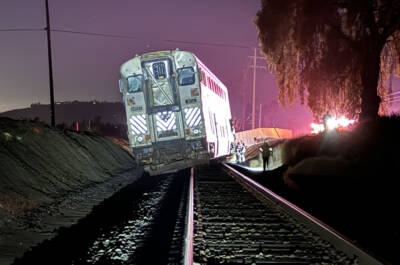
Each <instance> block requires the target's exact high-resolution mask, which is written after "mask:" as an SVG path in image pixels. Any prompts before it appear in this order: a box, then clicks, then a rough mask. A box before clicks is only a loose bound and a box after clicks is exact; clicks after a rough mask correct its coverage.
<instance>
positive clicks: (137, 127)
mask: <svg viewBox="0 0 400 265" xmlns="http://www.w3.org/2000/svg"><path fill="white" fill-rule="evenodd" d="M129 123H130V124H129V125H130V128H131V130H132V131H131V132H132V134H145V133H146V132H147V121H146V114H142V115H133V116H131V118H130V119H129Z"/></svg>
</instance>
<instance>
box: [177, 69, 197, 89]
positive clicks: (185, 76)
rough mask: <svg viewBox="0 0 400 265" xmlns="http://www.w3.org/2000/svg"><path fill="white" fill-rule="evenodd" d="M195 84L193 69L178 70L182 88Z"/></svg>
mask: <svg viewBox="0 0 400 265" xmlns="http://www.w3.org/2000/svg"><path fill="white" fill-rule="evenodd" d="M194 82H195V76H194V70H193V67H184V68H180V69H178V83H179V85H180V86H187V85H192V84H194Z"/></svg>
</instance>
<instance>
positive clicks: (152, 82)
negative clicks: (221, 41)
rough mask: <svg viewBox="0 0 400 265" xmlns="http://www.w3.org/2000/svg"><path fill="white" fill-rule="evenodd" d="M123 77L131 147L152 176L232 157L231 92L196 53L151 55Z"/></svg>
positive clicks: (129, 66) (125, 69) (128, 65)
mask: <svg viewBox="0 0 400 265" xmlns="http://www.w3.org/2000/svg"><path fill="white" fill-rule="evenodd" d="M120 74H121V79H120V82H119V86H120V91H121V93H122V94H123V102H124V105H125V110H126V119H127V124H128V138H129V144H130V148H131V150H132V152H133V154H134V156H135V157H136V159H137V161H138V162H139V164H142V165H144V166H145V170H147V171H148V172H149V173H150V174H151V175H154V174H159V173H165V172H170V171H176V170H179V169H183V168H186V167H191V166H194V165H197V164H204V163H208V161H209V159H210V157H220V156H224V155H227V154H229V151H230V150H229V149H230V148H229V147H230V144H231V143H232V142H233V141H234V131H233V126H232V124H231V111H230V105H229V97H228V90H227V88H226V86H225V85H224V84H223V83H222V82H221V81H220V80H219V79H218V78H217V77H216V76H215V75H214V74H213V73H212V72H211V71H210V70H209V69H208V68H207V67H206V66H205V65H204V64H203V63H202V62H201V61H200V60H199V59H198V58H197V57H196V56H194V55H193V54H192V53H190V52H186V51H179V50H175V51H158V52H152V53H146V54H143V55H141V56H136V57H135V58H133V59H131V60H129V61H127V62H125V63H124V64H122V66H121V71H120Z"/></svg>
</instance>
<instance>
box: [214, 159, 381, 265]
mask: <svg viewBox="0 0 400 265" xmlns="http://www.w3.org/2000/svg"><path fill="white" fill-rule="evenodd" d="M221 164H222V165H223V167H225V168H224V169H225V171H226V172H227V173H228V174H229V175H230V176H232V177H233V178H234V179H235V180H237V181H238V182H239V183H240V184H242V185H243V186H244V187H245V188H246V189H248V190H250V191H253V192H256V193H257V194H259V195H261V196H262V198H263V199H265V200H267V201H272V202H274V203H275V204H276V205H277V207H278V208H280V209H282V210H283V211H285V212H286V213H288V214H289V215H290V216H292V217H293V218H295V219H296V220H298V221H299V222H301V223H303V224H304V225H306V226H307V227H309V228H310V229H311V230H312V231H313V232H315V233H316V234H318V235H319V236H320V237H321V238H322V239H324V240H326V241H328V242H329V243H331V244H332V245H333V246H335V247H336V248H337V249H338V250H340V251H342V252H344V253H345V254H346V255H347V256H348V257H351V258H357V259H358V261H359V264H365V265H381V264H386V262H385V263H383V262H382V261H379V260H377V259H376V258H375V257H373V256H372V255H371V254H369V253H367V252H366V251H365V250H363V249H362V248H361V247H359V246H357V245H355V244H354V243H352V242H351V240H349V239H347V238H346V237H345V236H343V235H341V234H340V233H338V232H337V231H335V230H334V229H333V228H331V227H329V226H328V225H327V224H325V223H323V222H322V221H320V220H319V219H317V218H315V217H313V216H312V215H310V214H309V213H307V212H306V211H304V210H302V209H300V208H299V207H297V206H296V205H294V204H293V203H291V202H289V201H287V200H285V199H284V198H282V197H281V196H279V195H277V194H276V193H274V192H273V191H271V190H269V189H267V188H265V187H264V186H262V185H260V184H259V183H257V182H255V181H254V180H252V179H251V178H249V177H247V176H245V175H244V174H242V173H240V172H238V171H237V170H235V169H234V168H232V167H231V166H229V165H227V164H225V163H221Z"/></svg>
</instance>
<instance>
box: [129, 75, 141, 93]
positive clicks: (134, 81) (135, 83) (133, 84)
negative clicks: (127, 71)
mask: <svg viewBox="0 0 400 265" xmlns="http://www.w3.org/2000/svg"><path fill="white" fill-rule="evenodd" d="M127 81H128V87H127V92H128V93H134V92H139V91H141V90H142V83H143V76H142V75H135V76H130V77H128V79H127Z"/></svg>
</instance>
